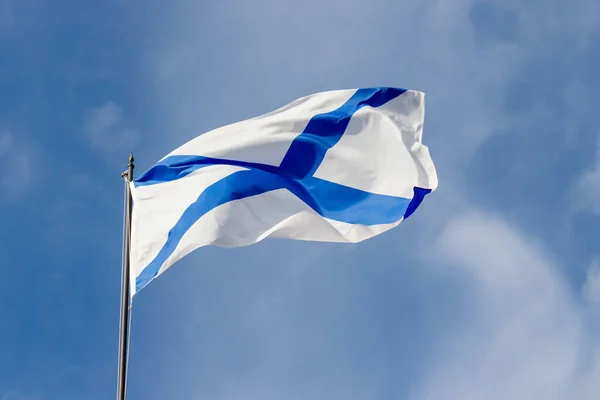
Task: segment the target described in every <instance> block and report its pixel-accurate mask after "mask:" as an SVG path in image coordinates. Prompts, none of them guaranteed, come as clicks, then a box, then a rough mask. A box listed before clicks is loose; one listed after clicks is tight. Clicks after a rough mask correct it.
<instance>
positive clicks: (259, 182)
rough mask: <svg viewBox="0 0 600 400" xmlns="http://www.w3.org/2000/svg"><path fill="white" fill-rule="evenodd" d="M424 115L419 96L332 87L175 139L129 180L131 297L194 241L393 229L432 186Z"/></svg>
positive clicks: (241, 242)
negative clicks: (169, 150) (170, 147)
mask: <svg viewBox="0 0 600 400" xmlns="http://www.w3.org/2000/svg"><path fill="white" fill-rule="evenodd" d="M423 122H424V94H423V93H422V92H419V91H414V90H405V89H398V88H391V87H379V88H363V89H357V90H336V91H329V92H322V93H316V94H312V95H309V96H307V97H303V98H301V99H298V100H296V101H294V102H292V103H290V104H288V105H286V106H284V107H282V108H280V109H278V110H275V111H273V112H270V113H267V114H265V115H262V116H259V117H256V118H252V119H249V120H245V121H241V122H238V123H234V124H232V125H228V126H224V127H220V128H218V129H215V130H213V131H210V132H207V133H205V134H202V135H200V136H198V137H196V138H194V139H193V140H191V141H189V142H188V143H185V144H184V145H182V146H181V147H179V148H178V149H176V150H175V151H173V152H172V153H170V154H169V155H167V156H166V157H164V158H163V159H162V160H160V161H159V162H158V163H157V164H155V165H154V166H153V167H151V168H150V169H149V170H148V171H147V172H145V173H144V174H143V175H141V176H140V177H139V178H138V179H136V180H134V181H133V182H131V184H130V188H131V192H132V197H133V212H132V225H131V228H132V230H131V235H132V236H131V253H130V273H131V294H132V296H133V295H134V294H135V293H137V292H139V291H140V290H141V289H142V288H143V287H144V286H146V285H147V284H148V283H149V282H150V281H151V280H153V279H154V278H155V277H157V276H158V275H160V274H161V273H162V272H164V271H165V270H166V269H167V268H169V267H170V266H171V265H173V264H174V263H175V262H176V261H178V260H179V259H181V258H182V257H184V256H185V255H187V254H188V253H190V252H192V251H194V250H195V249H197V248H200V247H202V246H207V245H212V246H222V247H237V246H247V245H250V244H253V243H257V242H259V241H261V240H263V239H265V238H267V237H272V238H286V239H294V240H307V241H324V242H350V243H355V242H360V241H362V240H365V239H368V238H371V237H373V236H375V235H378V234H381V233H383V232H385V231H388V230H389V229H391V228H393V227H395V226H397V225H398V224H399V223H400V222H401V221H403V220H404V219H406V218H407V217H408V216H410V215H411V214H412V213H413V212H414V211H415V210H416V208H417V207H418V206H419V205H420V204H421V201H422V200H423V197H424V196H425V195H426V194H428V193H430V192H431V191H433V190H435V189H436V187H437V184H438V182H437V175H436V171H435V167H434V164H433V161H432V159H431V157H430V155H429V150H428V148H427V147H426V146H425V145H423V144H422V140H421V138H422V131H423Z"/></svg>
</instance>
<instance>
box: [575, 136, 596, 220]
mask: <svg viewBox="0 0 600 400" xmlns="http://www.w3.org/2000/svg"><path fill="white" fill-rule="evenodd" d="M598 138H599V140H598V150H597V152H596V158H595V160H594V162H593V164H592V165H590V166H589V167H588V168H586V169H585V170H584V171H582V172H581V174H580V175H579V176H578V177H577V179H576V181H575V183H574V184H573V186H572V188H571V197H572V199H573V205H574V211H577V212H591V213H595V214H600V200H599V199H600V136H599V137H598Z"/></svg>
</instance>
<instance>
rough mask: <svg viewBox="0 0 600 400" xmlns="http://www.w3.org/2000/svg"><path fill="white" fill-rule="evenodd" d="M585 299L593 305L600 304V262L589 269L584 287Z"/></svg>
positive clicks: (596, 261)
mask: <svg viewBox="0 0 600 400" xmlns="http://www.w3.org/2000/svg"><path fill="white" fill-rule="evenodd" d="M583 294H584V296H585V298H586V299H587V300H588V301H589V302H590V303H592V304H600V261H599V260H595V261H594V262H592V264H591V265H590V268H589V269H588V273H587V278H586V281H585V284H584V286H583Z"/></svg>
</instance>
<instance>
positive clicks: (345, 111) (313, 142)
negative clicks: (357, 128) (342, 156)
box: [280, 87, 406, 178]
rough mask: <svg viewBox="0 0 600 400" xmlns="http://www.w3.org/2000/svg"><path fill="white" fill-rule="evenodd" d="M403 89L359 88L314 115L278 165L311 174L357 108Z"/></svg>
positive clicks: (378, 103)
mask: <svg viewBox="0 0 600 400" xmlns="http://www.w3.org/2000/svg"><path fill="white" fill-rule="evenodd" d="M404 92H406V89H398V88H387V87H385V88H366V89H358V90H357V91H356V92H355V93H354V94H353V95H352V97H351V98H350V99H349V100H348V101H346V102H345V103H344V104H343V105H342V106H341V107H339V108H338V109H336V110H334V111H331V112H328V113H323V114H318V115H315V116H314V117H313V118H311V120H310V121H309V122H308V125H306V128H304V131H303V132H302V134H300V135H299V136H298V137H296V139H294V141H293V142H292V144H291V146H290V148H289V150H288V152H287V154H286V155H285V157H284V159H283V161H282V162H281V165H280V168H281V169H282V170H284V171H285V172H286V173H288V174H291V175H292V176H295V177H298V178H303V177H305V176H309V175H313V174H314V173H315V171H316V170H317V168H319V165H321V162H322V161H323V159H324V158H325V153H326V152H327V150H329V149H330V148H332V147H333V146H335V144H336V143H337V142H338V141H339V140H340V139H341V137H342V136H343V135H344V132H345V131H346V128H347V127H348V124H349V123H350V120H351V119H352V116H353V115H354V114H355V113H356V112H357V111H358V110H360V109H361V108H363V107H365V106H370V107H381V106H382V105H384V104H385V103H387V102H389V101H391V100H393V99H395V98H396V97H398V96H400V95H401V94H402V93H404Z"/></svg>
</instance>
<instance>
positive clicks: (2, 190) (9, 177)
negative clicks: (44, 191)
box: [0, 128, 40, 203]
mask: <svg viewBox="0 0 600 400" xmlns="http://www.w3.org/2000/svg"><path fill="white" fill-rule="evenodd" d="M39 165H40V157H39V154H38V151H37V150H36V147H35V145H34V144H33V143H32V142H31V141H29V140H27V139H25V138H24V137H17V136H16V135H15V134H14V133H12V132H11V131H9V130H8V129H3V128H0V201H4V202H8V203H14V202H16V201H19V200H21V199H22V198H23V197H24V196H25V195H27V194H28V193H29V192H30V191H31V190H32V189H34V182H35V181H36V180H37V178H39V173H40V168H39Z"/></svg>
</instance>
